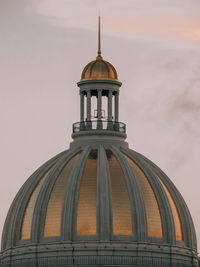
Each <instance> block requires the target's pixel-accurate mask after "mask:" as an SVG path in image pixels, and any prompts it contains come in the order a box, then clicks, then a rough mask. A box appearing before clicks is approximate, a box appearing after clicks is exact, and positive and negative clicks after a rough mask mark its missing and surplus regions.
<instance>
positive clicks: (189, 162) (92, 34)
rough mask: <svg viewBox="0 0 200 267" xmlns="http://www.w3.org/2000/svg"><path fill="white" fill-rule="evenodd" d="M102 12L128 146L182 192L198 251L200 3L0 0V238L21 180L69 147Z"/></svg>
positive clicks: (104, 41)
mask: <svg viewBox="0 0 200 267" xmlns="http://www.w3.org/2000/svg"><path fill="white" fill-rule="evenodd" d="M99 14H101V18H102V54H103V57H104V59H106V60H108V61H110V62H111V63H112V64H113V65H114V66H115V67H116V70H117V72H118V76H119V79H120V81H122V83H123V84H122V87H121V90H120V121H122V122H125V123H126V124H127V135H128V137H127V141H128V142H129V145H130V148H132V149H134V150H136V151H138V152H140V153H142V154H144V155H145V156H146V157H148V158H149V159H151V160H152V161H153V162H155V163H156V164H157V165H158V166H159V167H160V168H161V169H162V170H163V171H164V172H166V174H167V175H168V176H169V177H170V179H171V180H172V181H173V182H174V184H175V185H176V186H177V188H178V189H179V191H180V192H181V194H182V195H183V197H184V199H185V201H186V203H187V205H188V207H189V209H190V212H191V214H192V218H193V221H194V223H195V228H196V232H197V238H198V244H199V249H198V251H200V194H199V191H200V174H199V173H200V123H199V122H200V1H199V0H160V1H159V0H99V1H97V0H59V1H58V0H1V1H0V92H1V96H0V117H1V138H0V147H1V150H0V156H1V189H0V190H1V194H0V203H1V206H0V212H1V216H0V232H1V230H2V228H3V223H4V220H5V217H6V214H7V211H8V208H9V206H10V204H11V202H12V200H13V198H14V196H15V195H16V193H17V191H18V190H19V188H20V187H21V186H22V184H23V183H24V182H25V181H26V180H27V178H28V177H29V176H30V175H31V173H32V172H33V171H35V170H36V169H37V168H38V167H39V166H40V165H41V164H42V163H44V162H45V161H47V160H48V159H49V158H51V157H53V156H54V155H55V154H57V153H59V152H60V151H62V150H65V149H67V148H68V147H69V143H70V142H71V131H72V127H71V126H72V123H73V122H76V121H79V91H78V88H77V86H76V82H78V81H79V80H80V76H81V71H82V70H83V67H84V66H85V65H86V64H87V63H88V62H89V61H91V60H93V59H95V57H96V54H97V17H98V15H99Z"/></svg>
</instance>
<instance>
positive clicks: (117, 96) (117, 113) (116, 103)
mask: <svg viewBox="0 0 200 267" xmlns="http://www.w3.org/2000/svg"><path fill="white" fill-rule="evenodd" d="M115 121H116V122H118V121H119V92H116V93H115Z"/></svg>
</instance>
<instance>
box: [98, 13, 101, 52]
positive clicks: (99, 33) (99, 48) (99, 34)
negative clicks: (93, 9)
mask: <svg viewBox="0 0 200 267" xmlns="http://www.w3.org/2000/svg"><path fill="white" fill-rule="evenodd" d="M98 57H101V18H100V16H99V31H98Z"/></svg>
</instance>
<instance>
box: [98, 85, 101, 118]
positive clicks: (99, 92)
mask: <svg viewBox="0 0 200 267" xmlns="http://www.w3.org/2000/svg"><path fill="white" fill-rule="evenodd" d="M101 103H102V91H101V90H98V96H97V119H98V120H101V105H102V104H101Z"/></svg>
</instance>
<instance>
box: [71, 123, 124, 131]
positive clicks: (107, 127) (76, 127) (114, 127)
mask: <svg viewBox="0 0 200 267" xmlns="http://www.w3.org/2000/svg"><path fill="white" fill-rule="evenodd" d="M72 127H73V133H78V132H81V131H91V130H92V131H93V130H96V131H98V130H104V131H117V132H121V133H126V124H125V123H123V122H118V121H105V120H92V121H80V122H75V123H74V124H73V126H72Z"/></svg>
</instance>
